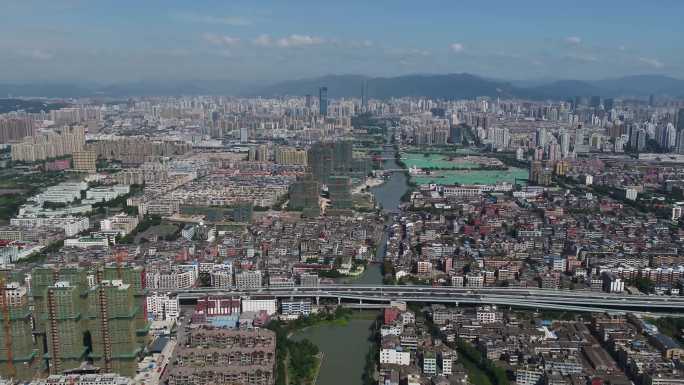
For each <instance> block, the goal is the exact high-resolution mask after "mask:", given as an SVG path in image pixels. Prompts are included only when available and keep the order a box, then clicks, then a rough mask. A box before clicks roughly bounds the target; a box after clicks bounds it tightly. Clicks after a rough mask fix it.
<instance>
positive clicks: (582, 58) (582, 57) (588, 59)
mask: <svg viewBox="0 0 684 385" xmlns="http://www.w3.org/2000/svg"><path fill="white" fill-rule="evenodd" d="M563 58H564V59H568V60H573V61H576V62H579V63H598V62H600V61H601V60H600V59H599V58H598V57H596V56H594V55H591V54H581V53H571V54H568V55H565V56H563Z"/></svg>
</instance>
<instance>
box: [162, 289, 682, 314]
mask: <svg viewBox="0 0 684 385" xmlns="http://www.w3.org/2000/svg"><path fill="white" fill-rule="evenodd" d="M175 292H176V293H178V295H179V297H180V298H181V299H197V298H200V297H204V296H207V295H234V296H271V297H275V298H328V299H337V300H340V301H355V302H370V303H388V302H390V301H406V302H432V303H472V304H496V305H508V306H522V307H537V308H548V309H558V310H576V309H583V310H587V309H596V310H602V309H613V310H648V309H658V310H660V311H682V310H684V297H670V296H649V295H628V294H610V293H603V292H595V291H570V290H549V289H522V288H460V287H458V288H457V287H432V286H393V285H339V284H337V285H321V286H319V287H281V288H275V287H270V288H261V289H219V288H190V289H179V290H175Z"/></svg>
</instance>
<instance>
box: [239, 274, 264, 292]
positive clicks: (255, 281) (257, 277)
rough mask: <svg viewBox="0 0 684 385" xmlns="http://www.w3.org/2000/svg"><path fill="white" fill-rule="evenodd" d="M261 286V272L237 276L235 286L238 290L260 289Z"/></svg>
mask: <svg viewBox="0 0 684 385" xmlns="http://www.w3.org/2000/svg"><path fill="white" fill-rule="evenodd" d="M261 285H262V276H261V271H258V270H255V271H242V272H240V273H238V274H235V286H236V287H237V288H238V289H258V288H260V287H261Z"/></svg>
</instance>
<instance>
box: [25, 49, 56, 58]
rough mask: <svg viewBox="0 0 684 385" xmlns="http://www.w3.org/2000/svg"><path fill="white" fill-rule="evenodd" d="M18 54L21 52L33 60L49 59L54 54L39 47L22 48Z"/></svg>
mask: <svg viewBox="0 0 684 385" xmlns="http://www.w3.org/2000/svg"><path fill="white" fill-rule="evenodd" d="M19 54H21V55H22V56H26V57H29V58H31V59H33V60H41V61H46V60H51V59H52V58H53V57H54V56H55V55H54V54H52V53H51V52H47V51H43V50H40V49H32V50H23V51H20V52H19Z"/></svg>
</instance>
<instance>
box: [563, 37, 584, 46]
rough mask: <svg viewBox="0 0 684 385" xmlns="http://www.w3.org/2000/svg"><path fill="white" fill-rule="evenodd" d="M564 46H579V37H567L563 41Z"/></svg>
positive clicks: (580, 39)
mask: <svg viewBox="0 0 684 385" xmlns="http://www.w3.org/2000/svg"><path fill="white" fill-rule="evenodd" d="M564 41H565V43H566V44H570V45H580V44H582V38H581V37H579V36H568V37H566V38H565V39H564Z"/></svg>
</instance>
